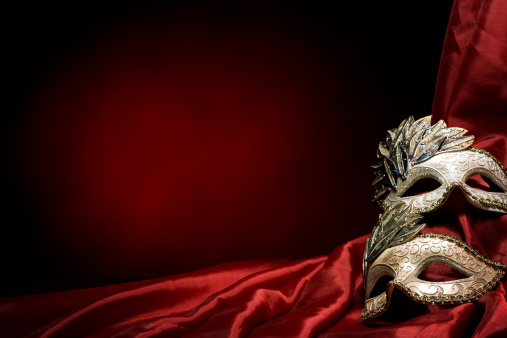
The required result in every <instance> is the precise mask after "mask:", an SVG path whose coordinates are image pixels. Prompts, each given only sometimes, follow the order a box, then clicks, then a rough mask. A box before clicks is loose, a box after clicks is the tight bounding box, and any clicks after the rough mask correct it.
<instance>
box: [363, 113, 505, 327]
mask: <svg viewBox="0 0 507 338" xmlns="http://www.w3.org/2000/svg"><path fill="white" fill-rule="evenodd" d="M430 119H431V116H427V117H425V118H422V119H420V120H417V121H415V122H414V119H413V118H412V117H410V118H408V119H406V120H405V121H403V122H402V124H401V125H400V127H399V128H398V129H394V130H390V131H389V135H388V138H387V140H386V142H385V143H384V142H382V143H380V145H379V150H378V158H379V160H380V161H379V162H378V163H377V164H376V165H375V166H374V169H375V170H376V174H377V177H376V178H375V180H374V181H373V185H374V186H376V194H375V198H374V200H375V201H378V202H379V203H380V204H381V205H382V206H383V207H384V209H385V211H384V213H383V214H382V215H381V216H380V218H379V221H378V222H377V225H376V226H375V227H374V229H373V231H372V234H371V236H370V238H369V239H368V240H367V242H366V249H365V252H364V257H363V278H364V285H365V289H366V302H365V307H364V309H363V311H362V313H361V321H362V322H366V321H368V320H370V319H372V318H374V317H377V316H379V315H381V314H382V313H383V312H385V311H386V309H387V308H388V306H389V303H390V300H391V296H392V292H393V290H394V288H397V289H399V290H401V291H402V292H404V293H405V294H406V295H407V296H408V297H409V298H411V299H412V300H414V301H417V302H420V303H430V304H431V303H443V304H446V303H447V304H458V303H463V302H468V301H473V300H475V299H477V298H479V297H480V296H481V295H483V294H484V293H486V292H488V291H489V290H491V289H492V288H493V287H494V286H495V285H496V284H497V283H498V281H499V280H500V279H501V278H502V277H503V275H504V273H505V270H506V269H507V267H506V266H505V265H503V264H502V263H500V262H494V261H491V260H489V259H487V258H486V257H484V256H482V255H481V254H480V253H478V252H477V251H476V250H474V249H473V248H470V247H468V246H467V245H466V244H465V243H463V242H461V241H459V240H458V239H456V238H453V237H449V236H446V235H442V234H421V233H420V230H421V229H422V228H423V227H424V226H425V224H420V223H419V221H420V220H421V219H422V218H423V216H422V215H421V213H426V212H429V211H432V210H434V209H436V208H438V207H440V206H441V205H442V204H443V203H445V201H446V199H447V197H448V196H449V194H450V192H451V191H452V189H454V188H455V187H459V188H460V189H461V190H462V191H463V192H464V193H465V196H466V197H467V199H468V201H470V203H471V204H473V205H474V206H476V207H479V208H481V209H485V210H489V211H495V212H502V213H506V212H507V196H506V195H507V194H506V193H505V191H506V190H507V171H506V170H505V168H504V167H503V165H502V164H501V163H500V162H499V161H498V160H497V159H496V158H494V157H493V156H492V155H491V154H489V153H487V152H485V151H483V150H480V149H472V148H469V147H470V145H471V144H472V143H473V140H474V137H473V136H463V135H464V134H465V133H466V130H464V129H461V128H447V126H446V125H445V123H444V122H443V121H439V122H438V123H436V124H435V125H434V126H431V125H430ZM474 175H481V176H483V177H487V178H488V179H490V180H491V181H492V182H494V183H495V184H496V185H497V186H498V187H500V188H501V189H502V190H503V191H504V192H487V191H482V190H479V189H476V188H473V187H471V186H469V185H468V184H467V181H468V179H469V178H470V177H472V176H474ZM423 178H432V179H434V180H436V181H438V182H439V183H440V184H441V187H439V188H437V189H435V190H433V191H430V192H426V193H424V194H420V195H415V196H404V193H405V192H406V191H407V190H408V189H409V188H410V187H411V186H412V185H413V184H415V183H416V182H417V181H418V180H421V179H423ZM435 263H438V264H444V265H447V266H449V267H451V268H453V269H454V270H456V271H458V272H460V273H461V274H463V275H464V276H465V277H464V278H459V279H455V280H451V281H444V282H435V281H427V280H424V279H421V278H419V276H420V275H421V273H422V272H423V271H424V270H425V269H426V268H427V267H428V266H430V265H432V264H435ZM383 276H389V277H390V278H392V280H391V281H389V283H388V284H387V286H386V287H385V290H383V291H382V292H381V293H380V294H371V292H372V290H373V289H374V287H375V285H376V284H377V282H378V281H379V279H380V278H381V277H383Z"/></svg>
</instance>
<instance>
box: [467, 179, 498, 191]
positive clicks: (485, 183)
mask: <svg viewBox="0 0 507 338" xmlns="http://www.w3.org/2000/svg"><path fill="white" fill-rule="evenodd" d="M466 183H467V185H468V186H470V187H472V188H475V189H478V190H482V191H488V192H504V191H503V190H502V188H500V187H499V186H498V185H496V184H495V182H493V181H492V180H490V179H489V178H487V177H486V176H482V175H475V176H472V177H470V178H469V179H468V180H467V182H466Z"/></svg>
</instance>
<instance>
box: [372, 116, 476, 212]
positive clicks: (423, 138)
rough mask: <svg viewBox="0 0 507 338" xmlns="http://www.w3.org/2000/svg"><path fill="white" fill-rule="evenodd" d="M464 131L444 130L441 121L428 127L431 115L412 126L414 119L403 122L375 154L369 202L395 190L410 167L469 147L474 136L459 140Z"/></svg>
mask: <svg viewBox="0 0 507 338" xmlns="http://www.w3.org/2000/svg"><path fill="white" fill-rule="evenodd" d="M466 132H467V130H466V129H463V128H457V127H452V128H448V127H447V125H446V124H445V122H444V121H443V120H440V121H438V122H437V123H435V124H434V125H433V126H431V115H430V116H426V117H423V118H421V119H419V120H417V121H415V122H414V117H413V116H410V117H409V118H407V119H405V120H404V121H403V122H402V123H401V124H400V126H399V127H398V128H395V129H391V130H388V131H387V133H388V134H387V137H386V141H385V142H380V143H379V145H378V150H377V158H378V160H379V161H378V162H377V163H376V164H374V165H373V166H372V168H373V169H374V170H375V175H376V176H375V179H374V180H373V182H372V186H374V187H375V197H374V198H373V201H377V202H379V201H380V197H382V196H384V195H385V194H386V193H388V192H389V191H390V190H392V189H394V190H397V188H398V184H399V182H400V180H404V179H405V175H406V173H407V171H408V169H409V166H410V165H412V164H417V163H421V162H424V161H426V160H427V159H429V158H431V157H432V156H435V155H436V154H440V153H444V152H449V151H457V150H463V149H466V148H468V147H470V146H471V145H472V143H473V142H474V139H475V136H463V135H464V134H465V133H466Z"/></svg>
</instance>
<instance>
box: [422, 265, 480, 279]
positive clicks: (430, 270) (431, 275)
mask: <svg viewBox="0 0 507 338" xmlns="http://www.w3.org/2000/svg"><path fill="white" fill-rule="evenodd" d="M468 277H470V276H467V275H465V274H463V273H461V272H460V271H457V270H455V269H453V268H452V267H450V266H448V265H445V264H439V263H434V264H431V265H429V266H427V267H426V268H425V269H424V270H423V271H422V272H421V273H420V274H419V276H418V277H417V278H419V279H421V280H424V281H428V282H448V281H453V280H457V279H463V278H468Z"/></svg>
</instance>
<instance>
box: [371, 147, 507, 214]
mask: <svg viewBox="0 0 507 338" xmlns="http://www.w3.org/2000/svg"><path fill="white" fill-rule="evenodd" d="M474 175H485V176H487V177H488V178H490V179H491V180H492V181H493V182H494V183H495V184H497V185H498V186H499V187H500V188H501V189H503V191H504V192H488V191H482V190H479V189H475V188H472V187H470V186H468V185H467V184H466V181H467V180H468V179H469V178H470V177H472V176H474ZM427 177H429V178H433V179H435V180H437V181H438V182H440V183H441V187H439V188H438V189H435V190H433V191H430V192H428V193H425V194H420V195H415V196H403V195H404V194H405V193H406V192H407V191H408V189H410V187H412V186H413V185H414V184H415V182H417V181H419V180H420V179H422V178H427ZM455 187H460V188H461V190H462V191H463V192H464V193H465V195H466V197H467V199H468V200H469V201H470V203H471V204H473V205H475V206H476V207H478V208H481V209H485V210H490V211H496V212H504V213H507V193H506V192H507V170H506V169H505V168H504V167H503V165H502V164H501V163H500V162H499V161H498V160H497V159H496V158H495V157H494V156H493V155H491V154H490V153H488V152H486V151H484V150H482V149H473V148H470V149H468V150H462V151H457V152H450V153H442V154H438V155H435V156H433V157H432V158H430V159H428V160H426V161H424V162H422V163H418V164H411V165H410V166H409V169H408V170H407V174H406V179H405V180H404V181H402V182H401V183H400V184H399V185H398V189H397V190H392V191H391V192H390V193H389V194H388V195H387V196H386V198H385V199H384V200H383V201H382V202H381V205H382V207H383V208H384V209H387V208H390V207H392V206H394V205H396V204H397V203H399V202H400V201H401V202H403V203H405V204H407V205H410V204H412V205H413V206H414V210H415V212H417V213H425V212H429V211H432V210H435V209H437V208H439V207H440V206H441V205H442V204H444V203H445V201H446V199H447V197H448V196H449V195H450V193H451V191H452V190H453V189H454V188H455Z"/></svg>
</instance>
